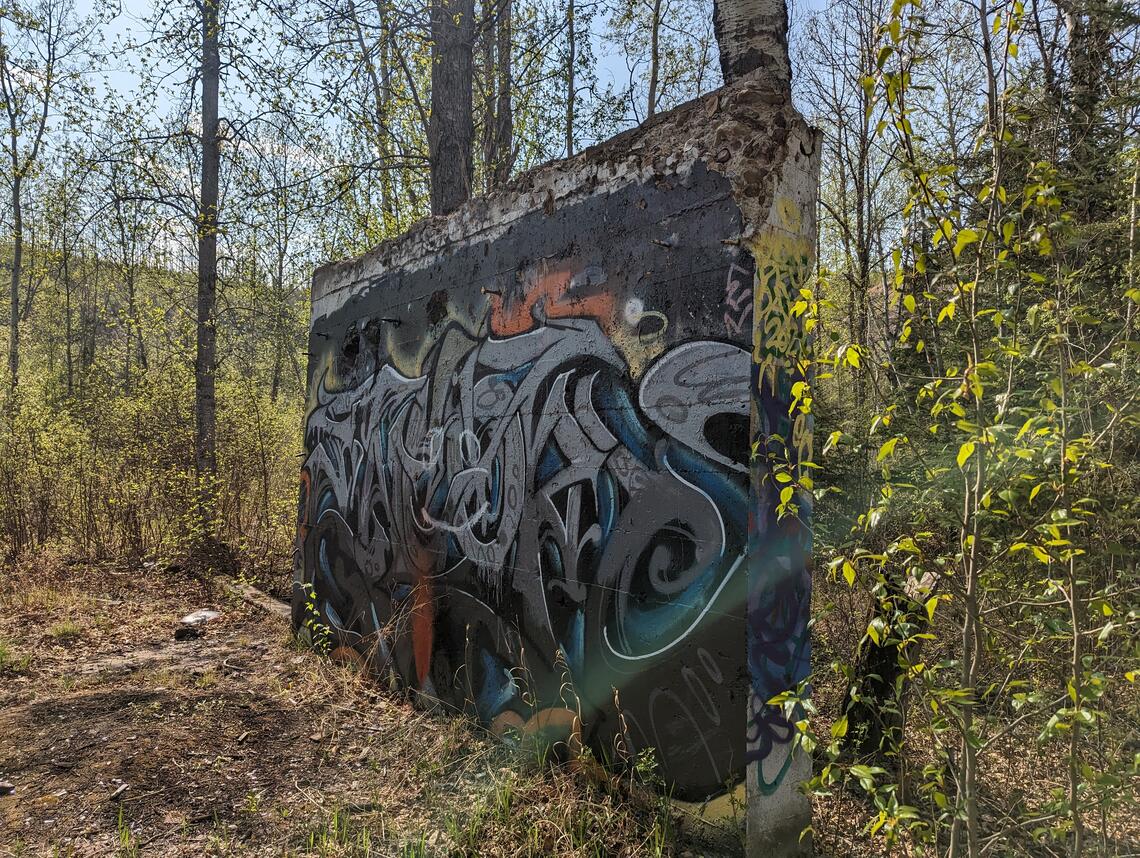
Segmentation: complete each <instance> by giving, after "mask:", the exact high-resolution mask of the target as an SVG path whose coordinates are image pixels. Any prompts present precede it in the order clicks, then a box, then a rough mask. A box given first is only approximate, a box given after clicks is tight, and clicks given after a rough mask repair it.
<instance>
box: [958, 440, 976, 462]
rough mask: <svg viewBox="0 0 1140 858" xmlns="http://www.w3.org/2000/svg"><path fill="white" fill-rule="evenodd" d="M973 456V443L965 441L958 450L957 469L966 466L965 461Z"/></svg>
mask: <svg viewBox="0 0 1140 858" xmlns="http://www.w3.org/2000/svg"><path fill="white" fill-rule="evenodd" d="M972 455H974V442H973V441H967V442H966V443H965V444H963V445H962V446H961V447H959V448H958V467H959V468H961V467H962V466H963V465H965V464H966V461H967V460H968V459H969V458H970V457H971V456H972Z"/></svg>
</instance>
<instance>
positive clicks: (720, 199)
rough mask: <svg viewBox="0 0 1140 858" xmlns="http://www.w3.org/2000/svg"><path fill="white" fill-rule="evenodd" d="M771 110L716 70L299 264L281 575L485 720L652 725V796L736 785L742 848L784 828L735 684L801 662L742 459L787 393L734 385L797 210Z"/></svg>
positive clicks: (539, 725)
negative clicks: (403, 232)
mask: <svg viewBox="0 0 1140 858" xmlns="http://www.w3.org/2000/svg"><path fill="white" fill-rule="evenodd" d="M788 116H789V115H788V112H787V110H786V109H785V108H779V109H775V108H772V107H770V106H768V104H767V102H766V100H765V97H764V96H763V94H760V95H757V93H756V91H755V90H754V89H749V88H747V87H746V88H738V89H734V90H732V91H729V90H726V91H724V92H723V93H722V94H721V95H718V96H716V97H714V98H713V99H712V100H711V101H706V102H704V103H701V104H697V105H692V106H690V107H689V108H685V109H682V110H681V111H679V112H677V113H676V115H675V116H674V117H672V118H669V117H668V116H667V117H666V118H665V119H663V120H660V121H658V122H657V123H655V124H654V125H653V126H652V127H651V128H649V129H646V130H645V131H643V132H639V133H638V134H636V135H632V136H627V138H626V139H624V140H622V141H620V146H619V147H615V148H614V149H613V150H607V149H605V147H603V148H602V149H600V150H598V151H596V152H594V153H589V152H588V153H585V154H584V155H583V156H579V157H578V158H576V159H574V160H573V161H568V162H562V163H560V164H558V165H552V166H551V167H549V168H545V169H544V170H541V171H538V172H536V173H534V174H531V175H529V176H527V177H524V178H523V179H522V180H520V181H519V182H516V183H515V184H514V186H513V187H512V188H510V189H508V190H507V191H506V192H504V193H502V194H499V195H497V196H496V197H493V198H491V199H490V200H488V201H473V202H472V203H471V204H468V206H465V207H464V209H461V210H460V212H458V213H456V214H455V215H453V216H452V217H451V218H449V219H446V220H436V221H432V222H428V223H427V224H426V225H425V226H423V227H420V228H417V229H415V230H413V232H412V233H411V234H409V235H408V236H406V237H405V238H402V239H400V240H399V241H396V242H392V243H389V244H387V245H384V246H382V247H381V248H378V249H377V251H374V252H373V253H370V254H368V255H366V256H364V257H361V258H360V259H358V260H355V261H352V262H349V263H343V264H340V265H337V266H333V267H329V268H326V269H322V270H321V271H320V272H318V274H317V276H316V278H315V280H314V315H313V321H312V327H311V331H310V353H311V354H310V363H309V390H310V403H309V404H310V409H309V413H308V416H307V420H306V427H305V448H306V459H305V462H304V466H303V469H302V476H301V498H300V510H299V528H298V569H297V583H296V588H295V594H294V620H295V622H296V623H297V625H298V626H299V627H300V628H301V629H302V630H304V631H305V633H308V634H311V635H316V636H324V637H326V638H327V642H328V643H329V645H330V646H331V647H333V648H336V649H337V650H338V651H339V653H340V654H341V655H345V656H346V657H351V658H353V659H356V658H357V657H360V658H362V659H363V660H365V661H366V662H367V663H368V665H369V666H370V668H371V669H372V670H374V671H376V672H378V673H380V674H381V675H394V676H395V677H396V678H398V679H399V681H400V682H401V683H402V684H403V685H404V686H406V687H408V688H409V689H411V690H413V692H414V693H415V694H417V695H418V696H419V697H421V698H422V699H423V700H425V701H436V700H438V701H442V702H443V703H445V704H447V705H449V706H451V707H454V708H457V709H462V710H465V711H468V712H469V713H471V714H472V715H474V716H475V717H477V718H478V719H480V720H481V721H482V722H484V723H485V724H487V725H489V726H490V727H491V728H492V729H493V730H495V731H496V732H499V733H503V734H507V733H519V734H523V735H529V734H541V735H543V736H545V737H548V738H551V739H558V738H563V739H566V740H568V742H569V744H570V746H571V747H572V748H573V747H575V746H576V744H577V743H578V742H581V743H582V744H583V745H585V746H587V747H589V748H591V749H592V750H593V752H594V753H595V755H596V756H597V757H599V758H601V759H604V760H614V759H618V760H621V759H631V758H632V757H633V756H635V755H636V754H637V752H638V751H640V750H642V749H644V748H649V747H652V748H654V749H655V756H656V759H657V761H658V764H659V771H660V772H661V774H662V775H663V776H664V777H665V778H666V779H667V780H668V781H669V782H670V783H671V784H672V786H673V792H674V795H675V796H676V797H677V798H679V799H682V800H688V801H704V800H706V799H709V798H715V797H717V796H722V797H723V796H725V794H726V793H727V792H728V791H729V790H735V789H739V786H740V784H741V783H745V784H746V785H747V791H748V794H749V800H748V819H749V825H750V836H752V835H753V830H755V832H756V838H759V839H757V840H756V842H761V841H763V839H764V830H771V831H775V830H776V827H773V826H769V827H768V829H764V828H763V825H761V824H760V823H756V822H754V821H753V820H754V817H755V819H757V820H763V819H766V818H767V815H769V814H773V813H776V814H779V815H780V821H781V825H780V826H778V827H781V828H785V829H786V828H788V827H789V826H793V827H794V828H795V834H798V832H799V830H800V829H801V828H802V827H803V825H804V824H806V819H800V818H799V816H800V814H801V811H802V807H798V806H792V805H794V798H795V797H794V796H793V799H792V804H789V803H788V800H787V797H786V795H785V793H784V792H781V789H782V788H783V785H784V784H785V783H786V784H791V782H792V780H793V778H794V777H795V774H794V772H796V770H797V765H795V764H794V763H789V764H785V763H784V762H783V761H782V760H780V758H779V754H780V753H781V752H782V750H783V746H782V745H781V744H780V742H779V741H772V737H773V736H775V737H776V739H777V740H783V739H784V738H786V737H785V734H784V733H780V732H779V730H780V729H781V728H780V726H779V725H776V726H772V724H773V723H774V722H773V719H772V718H771V717H770V713H767V712H766V710H765V708H764V707H763V706H761V705H759V703H758V701H759V700H761V699H764V700H766V699H767V698H766V697H762V695H763V694H764V693H766V689H767V688H768V687H769V684H771V683H773V682H775V681H777V679H778V678H780V677H783V676H786V675H790V674H794V673H797V672H799V671H800V670H801V668H802V666H803V659H804V658H806V649H805V646H806V643H805V642H804V641H803V640H802V639H801V638H802V636H799V637H797V635H799V629H798V626H797V624H796V622H793V621H791V620H789V619H788V618H787V617H778V616H777V615H779V613H780V611H779V610H778V609H773V607H772V605H773V603H774V602H780V603H781V604H783V600H785V599H790V600H791V601H789V602H787V604H786V612H787V613H788V615H789V616H791V617H796V618H798V617H800V615H801V613H802V611H804V610H806V604H807V603H806V598H807V596H806V591H805V590H804V589H803V584H804V582H805V581H806V578H807V573H806V568H807V567H806V553H805V552H806V550H807V543H806V541H805V540H804V538H803V535H802V534H796V535H794V537H795V541H796V544H797V545H799V546H800V548H801V549H802V550H800V551H799V552H797V551H792V550H790V549H788V547H787V540H788V539H789V538H791V537H789V535H788V534H787V533H785V532H784V531H783V530H781V529H780V528H786V525H784V524H780V523H775V524H770V516H769V512H770V510H768V505H771V503H772V498H771V497H770V494H768V493H766V492H767V489H766V488H765V486H766V485H767V483H768V482H770V480H768V481H766V480H765V479H764V475H763V473H762V472H761V469H760V468H759V467H758V466H756V465H754V464H753V457H752V449H753V445H754V442H755V441H756V439H757V437H759V436H760V434H763V433H766V432H769V431H771V425H770V424H772V421H778V420H779V419H780V415H779V412H780V409H781V408H783V409H784V419H786V415H787V395H788V391H789V390H790V383H788V382H787V379H786V378H784V376H781V378H782V379H783V380H782V381H780V382H776V383H775V384H774V385H770V386H769V392H768V393H767V394H765V393H764V390H765V388H764V387H763V384H762V370H763V369H764V368H765V367H766V366H769V365H771V366H775V365H774V364H771V363H770V362H769V363H768V364H766V363H765V361H764V356H765V352H764V350H763V349H761V348H759V347H758V346H757V341H756V337H757V335H758V334H762V333H763V332H762V331H761V330H760V320H761V319H762V318H765V317H766V315H767V314H768V313H769V312H770V308H769V306H768V305H766V304H763V303H762V298H761V294H762V293H764V294H773V291H772V290H774V289H779V288H783V287H782V286H778V285H773V286H771V288H769V289H767V291H765V289H763V288H761V285H762V284H761V281H760V280H758V278H757V270H758V265H757V260H758V258H759V260H760V269H761V271H763V268H764V266H765V265H768V264H769V260H770V259H772V258H774V257H773V254H774V253H775V252H776V251H781V248H783V245H781V244H780V242H779V241H777V240H775V239H773V238H772V236H776V235H779V232H778V231H779V230H783V232H784V233H787V234H788V235H793V234H794V235H796V236H797V237H799V236H800V235H801V234H809V233H808V228H809V227H811V224H810V222H809V221H808V219H809V218H810V215H811V212H812V211H813V205H812V204H811V201H810V200H806V199H801V198H800V197H797V196H795V195H794V194H791V190H790V189H792V188H793V186H794V185H795V183H794V182H790V183H789V180H788V179H787V178H786V177H785V173H787V172H788V171H787V170H785V169H784V168H783V167H782V166H781V165H784V164H785V163H786V162H787V160H788V158H787V157H786V155H787V152H789V151H792V150H790V149H789V147H788V143H789V142H790V141H793V138H795V136H796V134H797V133H798V134H800V135H801V136H804V137H805V139H807V140H809V142H810V135H807V132H806V130H802V129H800V128H799V126H798V125H796V124H795V122H794V121H791V120H789V118H788ZM773 125H778V126H780V127H781V130H780V134H778V135H777V136H779V137H781V140H780V145H779V146H776V147H769V148H768V149H765V148H764V147H762V146H761V147H758V145H757V144H756V141H757V140H758V139H762V138H763V139H766V138H765V137H764V135H765V134H766V133H767V131H766V129H768V130H770V128H771V127H772V126H773ZM797 145H798V142H797ZM614 152H634V153H638V152H640V153H641V154H639V155H638V154H635V155H630V156H626V157H617V156H615V154H614ZM750 153H751V154H750ZM761 156H762V157H761ZM803 157H804V158H806V159H807V161H809V162H810V160H811V158H810V155H805V156H803ZM757 159H759V160H761V161H765V163H764V164H761V165H760V168H757V167H756V166H755V165H753V164H752V163H751V162H752V161H756V160H757ZM801 172H802V171H801ZM789 175H791V174H789ZM780 189H783V190H782V191H781V190H780ZM789 194H791V196H789ZM778 197H779V198H780V199H783V198H785V197H787V198H789V199H792V200H793V202H794V203H795V206H797V207H799V208H800V209H804V210H806V212H807V214H806V215H804V216H803V217H801V220H800V221H799V222H797V223H795V224H793V223H792V222H791V221H788V220H786V218H788V217H791V214H790V212H791V209H789V208H788V206H787V205H786V204H785V203H781V202H778V199H777V198H778ZM780 212H783V213H784V217H785V220H783V221H781V220H780ZM799 247H800V245H796V248H799ZM808 249H809V250H810V246H809V248H808ZM781 252H782V251H781ZM757 254H760V256H759V257H758V256H757ZM809 256H810V254H809ZM780 259H782V260H784V262H781V263H780V264H785V263H787V261H788V260H791V259H792V257H791V256H787V258H786V259H785V258H784V257H780ZM797 260H798V257H797ZM770 279H771V278H769V280H770ZM769 280H765V281H763V282H764V283H768V282H769ZM773 282H774V281H773ZM781 366H782V365H781ZM780 371H781V372H782V370H780ZM776 374H777V375H778V374H779V372H777V373H776ZM784 375H786V373H784ZM781 385H783V386H781ZM765 421H767V422H765ZM765 427H767V428H765ZM789 437H791V436H790V435H789ZM801 437H802V433H801ZM758 504H759V505H760V506H758ZM806 512H807V510H806V509H805V510H804V513H805V515H806ZM777 524H779V526H778V527H777ZM757 558H759V560H758V559H757ZM772 564H775V565H774V566H773V565H772ZM793 566H795V567H797V568H795V569H791V567H793ZM769 567H771V568H772V569H777V568H778V569H780V570H790V571H789V573H788V575H783V574H781V575H775V576H774V575H772V574H769V572H767V571H765V570H768V569H769ZM789 576H790V578H794V579H795V581H796V583H795V584H794V585H788V584H786V583H783V582H784V581H785V579H786V578H789ZM765 612H767V614H768V615H769V616H762V615H763V614H764V613H765ZM777 619H778V620H779V621H778V622H775V623H774V621H775V620H777ZM773 623H774V624H773ZM769 626H770V630H768V631H765V630H766V629H769ZM758 630H759V631H758ZM775 636H780V637H781V639H783V640H784V641H785V644H786V647H785V648H786V649H787V651H788V653H789V654H786V655H781V654H780V653H778V652H777V651H776V649H773V647H772V646H770V645H769V644H771V643H772V640H773V639H774V637H775ZM765 641H767V643H764V642H765ZM777 663H778V665H777V667H773V665H774V664H777ZM797 678H798V676H797ZM773 693H774V692H773ZM769 696H771V695H769ZM758 730H759V732H758ZM773 731H776V732H773ZM770 753H771V754H774V755H775V756H773V757H772V764H774V765H775V769H770V765H769V761H768V760H767V757H768V756H769V754H770ZM777 761H778V762H777ZM772 772H775V774H773V773H772ZM754 781H755V783H754ZM773 781H774V784H773ZM754 795H755V796H756V798H755V800H754V799H753V796H754ZM785 808H786V810H785Z"/></svg>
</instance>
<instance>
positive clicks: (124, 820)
mask: <svg viewBox="0 0 1140 858" xmlns="http://www.w3.org/2000/svg"><path fill="white" fill-rule="evenodd" d="M203 607H209V608H213V609H215V610H219V611H221V613H222V616H221V617H220V618H219V619H218V620H216V621H214V622H212V623H211V624H210V625H209V626H208V628H207V634H206V636H205V637H203V638H201V639H199V640H191V641H185V642H175V641H174V640H173V638H172V632H173V629H174V626H175V624H176V623H177V620H178V618H179V617H181V616H183V615H184V614H186V613H188V612H190V611H192V610H195V609H198V608H203ZM0 675H2V678H3V682H2V684H0V779H7V780H10V781H11V782H12V783H13V784H15V786H16V791H15V793H14V794H13V795H11V796H6V797H0V855H75V856H86V855H92V856H95V855H99V856H104V855H121V856H131V855H162V856H183V855H184V856H191V855H193V856H199V855H243V856H244V855H273V856H283V855H321V856H348V855H354V856H355V855H383V856H388V855H393V856H413V855H415V856H418V855H472V856H474V855H488V856H496V855H502V856H506V855H535V856H537V855H544V856H545V855H558V856H593V855H615V856H621V855H629V856H633V855H654V854H658V855H675V854H686V853H688V854H725V853H724V851H723V850H722V849H716V848H713V847H712V846H711V845H710V840H709V839H708V838H709V836H710V833H709V832H708V831H706V830H704V829H703V824H701V823H694V822H691V821H688V820H685V821H682V820H679V819H677V818H675V817H674V814H673V812H672V810H671V808H670V807H669V805H668V803H666V802H663V801H661V800H659V799H657V798H656V797H655V796H653V795H652V794H651V793H649V792H648V791H646V790H642V789H638V788H636V787H635V788H634V789H633V790H632V791H630V789H629V787H628V785H627V786H625V787H624V788H623V789H621V790H617V791H615V790H614V789H613V787H612V785H609V784H602V785H598V784H592V783H589V782H587V781H586V780H585V779H584V778H582V777H581V776H580V775H578V774H576V773H575V772H574V771H571V770H570V769H568V768H563V767H557V766H551V765H548V764H543V763H541V762H540V761H539V760H538V759H537V757H536V756H535V755H533V754H531V755H526V754H522V753H520V752H517V751H512V750H511V749H508V748H506V747H504V746H503V745H502V744H500V743H498V742H497V741H494V740H491V739H489V738H488V737H486V736H484V735H482V734H481V733H480V732H479V731H478V730H477V729H476V728H474V727H473V726H472V725H471V724H469V723H468V722H467V721H464V720H463V719H460V718H456V717H452V716H447V715H441V714H431V713H427V712H424V711H422V710H420V709H417V708H414V707H413V706H411V705H410V704H409V703H407V702H405V701H403V700H401V699H398V698H395V697H392V696H390V695H387V694H384V693H381V692H380V691H379V690H378V689H377V688H376V687H375V686H374V685H372V684H370V683H368V682H366V681H364V680H362V679H360V678H359V677H357V676H356V675H355V674H353V673H352V672H350V671H348V670H347V669H345V668H342V667H339V666H337V665H334V664H331V663H329V662H328V661H326V660H324V659H322V658H319V657H317V656H316V655H314V654H312V653H310V652H307V651H304V650H301V649H298V648H297V647H296V645H295V644H294V643H293V641H292V638H291V636H290V635H289V632H288V629H287V628H286V627H285V625H284V623H283V622H281V621H280V620H279V619H277V618H274V617H270V616H269V615H267V614H265V613H264V612H262V611H260V610H259V609H257V608H254V607H252V606H250V605H248V604H247V603H245V602H242V601H241V600H239V599H237V598H236V597H234V596H231V595H229V594H228V593H227V592H226V591H224V590H222V589H220V588H214V587H212V586H210V585H209V584H207V583H203V582H200V581H196V580H192V579H187V578H183V577H179V576H172V575H164V574H162V573H159V572H156V571H153V570H152V571H142V570H123V569H115V568H110V567H108V568H98V567H79V566H72V567H68V566H66V565H65V564H62V563H59V562H57V561H53V560H51V559H50V558H49V559H47V560H40V561H39V562H38V563H37V564H36V565H35V567H23V568H17V569H12V570H8V573H7V574H6V575H5V576H4V578H3V581H2V582H0ZM712 834H713V835H714V836H716V835H718V834H720V833H719V832H715V831H714V832H712ZM728 851H729V854H731V848H729V850H728Z"/></svg>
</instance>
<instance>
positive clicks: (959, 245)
mask: <svg viewBox="0 0 1140 858" xmlns="http://www.w3.org/2000/svg"><path fill="white" fill-rule="evenodd" d="M977 240H978V232H977V230H973V229H969V228H967V229H960V230H958V236H957V238H955V239H954V258H955V259H957V258H958V257H959V256H961V255H962V251H963V250H965V249H966V248H967V247H968V246H969V245H971V244H973V243H974V242H976V241H977Z"/></svg>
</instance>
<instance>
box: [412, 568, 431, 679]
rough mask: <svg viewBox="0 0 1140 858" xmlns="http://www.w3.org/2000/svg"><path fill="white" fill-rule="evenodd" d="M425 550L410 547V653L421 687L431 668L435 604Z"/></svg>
mask: <svg viewBox="0 0 1140 858" xmlns="http://www.w3.org/2000/svg"><path fill="white" fill-rule="evenodd" d="M429 567H430V563H429V562H428V561H427V551H425V550H424V549H423V548H419V547H415V548H413V549H412V568H413V569H414V570H415V573H414V574H415V585H414V586H413V587H412V654H413V656H414V657H415V660H416V679H417V680H418V682H419V687H420V688H423V686H424V682H425V681H426V680H427V676H428V670H429V669H430V668H431V653H432V646H433V643H434V635H435V606H434V605H433V604H432V602H433V593H432V585H431V574H430V573H431V569H430V568H429Z"/></svg>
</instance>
